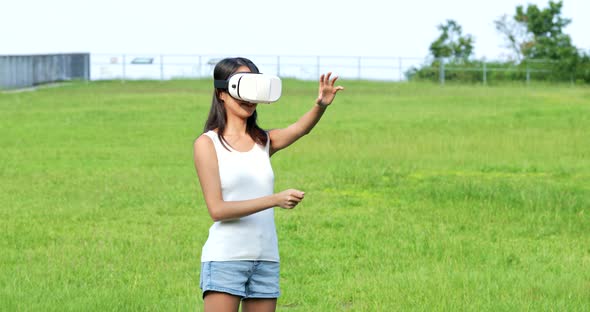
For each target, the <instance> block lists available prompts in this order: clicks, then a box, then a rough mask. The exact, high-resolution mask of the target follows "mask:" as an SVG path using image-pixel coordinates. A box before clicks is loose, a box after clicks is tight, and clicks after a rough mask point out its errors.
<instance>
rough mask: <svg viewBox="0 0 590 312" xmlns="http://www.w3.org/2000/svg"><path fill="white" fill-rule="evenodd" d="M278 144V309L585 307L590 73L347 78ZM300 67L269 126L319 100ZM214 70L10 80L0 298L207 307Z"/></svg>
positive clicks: (0, 190) (117, 306)
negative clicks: (314, 115) (201, 157)
mask: <svg viewBox="0 0 590 312" xmlns="http://www.w3.org/2000/svg"><path fill="white" fill-rule="evenodd" d="M342 84H344V85H345V86H346V90H345V91H344V92H342V93H341V94H340V95H339V96H338V98H337V99H336V101H335V103H334V105H333V106H332V107H330V108H329V110H328V112H327V113H326V115H325V116H324V119H323V120H322V121H321V122H320V124H319V125H318V126H317V128H316V129H314V131H313V132H312V133H311V134H310V135H309V136H307V137H305V138H303V139H302V140H301V141H299V142H298V143H296V144H295V145H293V146H292V147H290V148H289V149H287V150H284V151H281V152H279V153H278V154H276V155H275V156H273V160H272V162H273V167H274V170H275V178H276V190H277V191H280V190H283V189H286V188H298V189H301V190H304V191H305V192H306V198H305V201H304V202H303V203H302V204H301V205H299V206H298V207H297V208H296V209H295V210H291V211H287V210H280V209H276V219H277V227H278V234H279V241H280V251H281V261H282V263H281V266H282V267H281V270H282V271H281V287H282V296H281V298H280V299H279V303H278V310H279V311H343V310H350V311H396V310H420V311H433V310H434V311H456V310H469V311H480V310H485V311H527V310H530V311H539V310H543V311H544V310H555V311H582V310H586V311H588V309H590V144H589V143H590V89H589V88H588V87H570V86H551V85H539V86H531V87H523V86H496V87H481V86H452V85H447V86H445V87H440V86H438V85H429V84H393V83H377V82H356V81H344V82H342ZM316 95H317V91H316V83H313V82H301V81H293V80H286V81H284V94H283V98H282V100H281V101H280V102H279V103H277V104H274V105H270V106H263V105H259V108H258V112H259V123H260V124H261V125H262V126H263V127H264V128H276V127H284V126H286V125H288V124H289V123H291V122H294V121H295V120H296V118H298V116H300V115H301V114H303V113H304V112H305V111H307V110H308V109H309V108H310V107H311V105H312V103H313V99H314V98H315V96H316ZM210 103H211V82H210V81H170V82H164V83H161V82H127V83H120V82H93V83H90V84H84V83H75V84H71V85H66V86H62V87H58V88H47V89H40V90H37V91H35V92H23V93H10V94H0V130H1V136H0V150H1V153H0V311H194V310H197V311H198V310H201V308H202V299H201V298H200V290H199V285H198V284H199V265H200V263H199V261H200V252H201V247H202V245H203V243H204V242H205V240H206V238H207V234H208V228H209V226H210V225H211V222H212V221H211V219H210V218H209V216H208V214H207V209H206V208H205V206H204V203H203V199H202V196H201V193H200V189H199V186H198V181H197V178H196V174H195V170H194V166H193V160H192V143H193V140H194V139H195V138H196V137H197V136H198V135H199V134H200V133H201V130H202V126H203V123H204V120H205V118H206V114H207V112H208V109H209V105H210Z"/></svg>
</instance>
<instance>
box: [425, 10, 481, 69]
mask: <svg viewBox="0 0 590 312" xmlns="http://www.w3.org/2000/svg"><path fill="white" fill-rule="evenodd" d="M438 29H439V30H440V31H441V34H440V36H439V37H438V38H437V39H436V40H435V41H434V42H432V43H431V44H430V52H431V53H432V55H433V56H434V57H435V58H452V59H453V60H458V61H467V60H468V59H469V57H470V56H471V55H472V54H473V43H474V39H473V37H472V36H471V35H463V29H462V27H461V26H460V25H459V24H458V23H457V22H456V21H454V20H447V22H446V24H440V25H438Z"/></svg>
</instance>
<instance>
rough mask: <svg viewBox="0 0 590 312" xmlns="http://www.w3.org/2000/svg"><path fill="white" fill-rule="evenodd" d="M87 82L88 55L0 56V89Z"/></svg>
mask: <svg viewBox="0 0 590 312" xmlns="http://www.w3.org/2000/svg"><path fill="white" fill-rule="evenodd" d="M88 79H90V54H88V53H75V54H47V55H0V89H19V88H28V87H33V86H36V85H40V84H45V83H51V82H58V81H69V80H88Z"/></svg>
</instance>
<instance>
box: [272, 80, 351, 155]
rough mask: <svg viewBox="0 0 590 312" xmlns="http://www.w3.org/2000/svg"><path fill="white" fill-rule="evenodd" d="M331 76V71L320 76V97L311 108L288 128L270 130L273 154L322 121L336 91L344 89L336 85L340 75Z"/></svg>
mask: <svg viewBox="0 0 590 312" xmlns="http://www.w3.org/2000/svg"><path fill="white" fill-rule="evenodd" d="M330 76H332V73H331V72H329V73H327V74H325V75H324V74H322V75H321V76H320V85H319V94H318V98H317V99H316V101H315V105H314V106H313V107H312V109H311V110H309V111H308V112H307V113H305V114H304V115H303V116H301V118H299V120H297V122H295V123H294V124H292V125H290V126H288V127H287V128H283V129H273V130H270V131H269V136H270V144H271V145H270V154H271V155H272V154H274V153H276V152H278V151H279V150H281V149H283V148H285V147H287V146H289V145H291V144H293V143H294V142H295V141H297V140H298V139H299V138H301V137H302V136H304V135H306V134H308V133H309V132H310V131H311V129H313V127H314V126H315V125H316V124H317V123H318V121H320V118H322V115H323V114H324V112H325V111H326V108H328V106H329V105H330V104H332V101H334V98H335V97H336V93H337V92H338V91H340V90H344V87H342V86H337V87H335V86H334V83H335V82H336V80H337V79H338V77H337V76H336V77H334V78H333V79H332V80H330Z"/></svg>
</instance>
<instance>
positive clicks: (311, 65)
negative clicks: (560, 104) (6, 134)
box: [90, 53, 574, 84]
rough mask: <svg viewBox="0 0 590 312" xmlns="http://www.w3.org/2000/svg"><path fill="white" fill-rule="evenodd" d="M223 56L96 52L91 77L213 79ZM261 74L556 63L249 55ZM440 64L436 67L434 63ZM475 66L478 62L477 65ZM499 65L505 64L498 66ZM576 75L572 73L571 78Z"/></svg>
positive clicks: (389, 72)
mask: <svg viewBox="0 0 590 312" xmlns="http://www.w3.org/2000/svg"><path fill="white" fill-rule="evenodd" d="M224 57H227V56H224V55H181V54H176V55H172V54H117V53H113V54H92V55H91V77H90V78H91V79H92V80H103V79H107V80H113V79H120V80H122V81H125V80H136V79H157V80H169V79H182V78H211V77H212V75H213V68H214V67H215V64H217V62H218V61H219V60H221V59H223V58H224ZM245 57H247V58H249V59H251V60H252V61H253V62H254V63H255V64H256V65H257V66H258V67H259V69H260V71H261V72H263V73H272V74H276V75H277V76H280V77H283V78H296V79H302V80H315V79H317V77H318V76H319V75H320V74H321V73H324V72H327V71H332V72H335V73H337V74H338V76H339V77H341V78H344V79H357V80H381V81H406V80H407V79H408V76H410V75H412V74H413V73H415V72H416V71H417V70H420V69H421V70H422V73H424V72H425V71H426V72H428V71H431V74H430V78H429V79H430V80H432V81H439V82H440V83H441V84H444V83H445V81H447V80H458V81H459V80H460V79H457V77H463V78H464V77H467V76H469V81H479V82H481V83H483V84H487V83H488V82H489V81H490V80H491V81H494V80H502V81H505V80H510V79H512V80H521V81H523V82H530V81H531V80H536V79H542V78H541V77H542V76H543V75H545V76H546V75H547V74H550V73H551V72H552V71H553V70H555V66H552V63H551V62H549V61H539V60H535V61H529V63H527V64H524V66H523V64H522V63H521V64H518V65H517V64H514V65H507V64H508V63H506V62H494V61H485V60H481V61H475V62H471V63H470V64H469V65H460V64H447V62H445V61H444V60H438V62H434V60H433V59H432V58H428V57H426V58H419V57H366V56H288V55H280V56H268V55H266V56H265V55H250V56H248V55H246V56H245ZM435 63H436V64H438V65H437V66H436V67H433V66H432V64H435ZM474 64H476V65H474ZM498 64H501V65H500V66H498ZM573 78H574V77H572V79H573Z"/></svg>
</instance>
